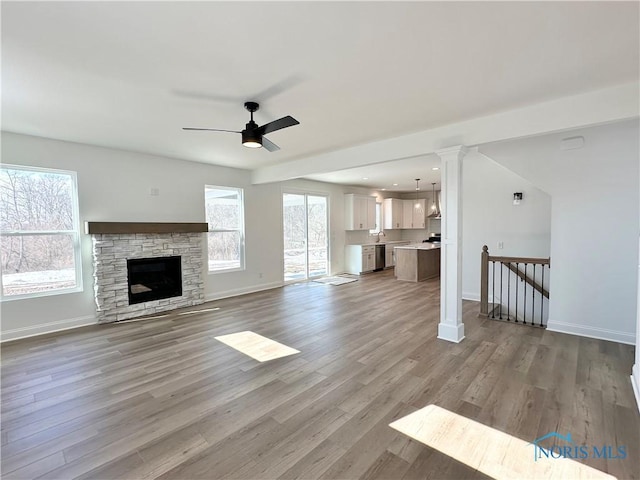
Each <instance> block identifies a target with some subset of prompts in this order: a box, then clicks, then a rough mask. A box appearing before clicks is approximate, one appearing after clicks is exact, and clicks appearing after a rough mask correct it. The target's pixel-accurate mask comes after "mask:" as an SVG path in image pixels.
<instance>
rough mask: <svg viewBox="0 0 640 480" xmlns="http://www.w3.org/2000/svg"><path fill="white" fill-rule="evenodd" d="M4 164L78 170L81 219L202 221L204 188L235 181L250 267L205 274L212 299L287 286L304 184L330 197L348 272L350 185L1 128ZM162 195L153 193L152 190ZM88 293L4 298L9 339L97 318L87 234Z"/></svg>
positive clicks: (335, 258) (334, 232) (337, 264)
mask: <svg viewBox="0 0 640 480" xmlns="http://www.w3.org/2000/svg"><path fill="white" fill-rule="evenodd" d="M2 161H3V163H9V164H20V165H31V166H38V167H45V168H58V169H64V170H73V171H75V172H77V174H78V190H79V192H78V194H79V204H80V220H81V222H83V223H84V222H85V221H123V222H127V221H143V222H203V221H204V218H205V215H204V185H205V184H210V185H225V186H235V187H240V188H243V189H244V194H245V236H246V248H245V254H246V262H245V264H246V269H245V270H244V271H239V272H230V273H220V274H205V278H206V282H205V296H206V299H207V300H211V299H216V298H221V297H224V296H230V295H236V294H241V293H245V292H250V291H256V290H260V289H265V288H272V287H277V286H280V285H282V282H283V252H282V191H283V188H298V189H303V190H307V191H311V192H325V193H327V194H328V195H329V196H330V199H329V204H330V212H331V225H330V239H331V242H332V244H333V245H334V248H332V250H331V267H332V272H334V273H336V272H340V271H343V268H344V254H343V246H344V242H345V231H344V200H343V199H344V192H345V191H346V189H345V188H343V187H340V186H336V185H331V184H326V183H321V182H311V181H291V182H286V183H285V184H282V183H274V184H265V185H252V184H251V174H250V172H249V171H246V170H239V169H232V168H226V167H217V166H213V165H206V164H200V163H194V162H187V161H182V160H176V159H170V158H163V157H157V156H152V155H144V154H139V153H134V152H127V151H122V150H113V149H107V148H101V147H95V146H90V145H82V144H77V143H70V142H61V141H57V140H51V139H44V138H39V137H31V136H26V135H17V134H13V133H7V132H2ZM152 187H153V188H158V189H159V191H160V194H159V195H158V196H151V195H150V194H149V189H150V188H152ZM82 257H83V265H82V266H83V283H84V291H83V292H81V293H73V294H65V295H53V296H47V297H39V298H34V299H25V300H10V301H5V302H3V303H2V305H1V306H0V308H1V315H2V318H1V325H0V327H1V334H2V339H3V340H7V339H12V338H19V337H23V336H28V335H34V334H39V333H45V332H50V331H55V330H60V329H64V328H71V327H74V326H78V325H84V324H90V323H95V304H94V300H93V277H92V275H93V267H92V264H91V239H90V237H89V236H88V235H84V234H83V235H82Z"/></svg>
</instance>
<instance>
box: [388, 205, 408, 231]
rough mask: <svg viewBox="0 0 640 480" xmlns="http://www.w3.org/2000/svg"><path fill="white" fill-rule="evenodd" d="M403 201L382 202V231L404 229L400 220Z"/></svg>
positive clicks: (401, 219)
mask: <svg viewBox="0 0 640 480" xmlns="http://www.w3.org/2000/svg"><path fill="white" fill-rule="evenodd" d="M403 207H404V201H403V200H401V199H399V198H385V199H384V201H383V208H384V229H385V230H393V229H397V228H404V221H403V218H402V215H403V212H402V209H403Z"/></svg>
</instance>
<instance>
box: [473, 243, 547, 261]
mask: <svg viewBox="0 0 640 480" xmlns="http://www.w3.org/2000/svg"><path fill="white" fill-rule="evenodd" d="M485 247H486V245H485ZM487 260H488V261H489V262H503V263H507V262H511V263H528V264H529V265H549V266H551V258H530V257H493V256H487Z"/></svg>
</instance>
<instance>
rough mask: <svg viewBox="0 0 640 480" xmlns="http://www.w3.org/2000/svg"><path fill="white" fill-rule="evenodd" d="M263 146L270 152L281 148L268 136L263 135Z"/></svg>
mask: <svg viewBox="0 0 640 480" xmlns="http://www.w3.org/2000/svg"><path fill="white" fill-rule="evenodd" d="M262 146H263V147H264V148H266V149H267V150H268V151H270V152H275V151H277V150H280V147H279V146H278V145H276V144H275V143H273V142H272V141H271V140H269V139H268V138H266V137H262Z"/></svg>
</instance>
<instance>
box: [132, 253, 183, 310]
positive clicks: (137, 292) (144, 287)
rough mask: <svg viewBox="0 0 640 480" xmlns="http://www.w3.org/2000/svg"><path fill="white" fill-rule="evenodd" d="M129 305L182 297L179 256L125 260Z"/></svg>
mask: <svg viewBox="0 0 640 480" xmlns="http://www.w3.org/2000/svg"><path fill="white" fill-rule="evenodd" d="M127 276H128V284H129V305H133V304H136V303H142V302H149V301H151V300H161V299H163V298H171V297H179V296H180V295H182V261H181V257H180V256H172V257H153V258H132V259H128V260H127Z"/></svg>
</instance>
